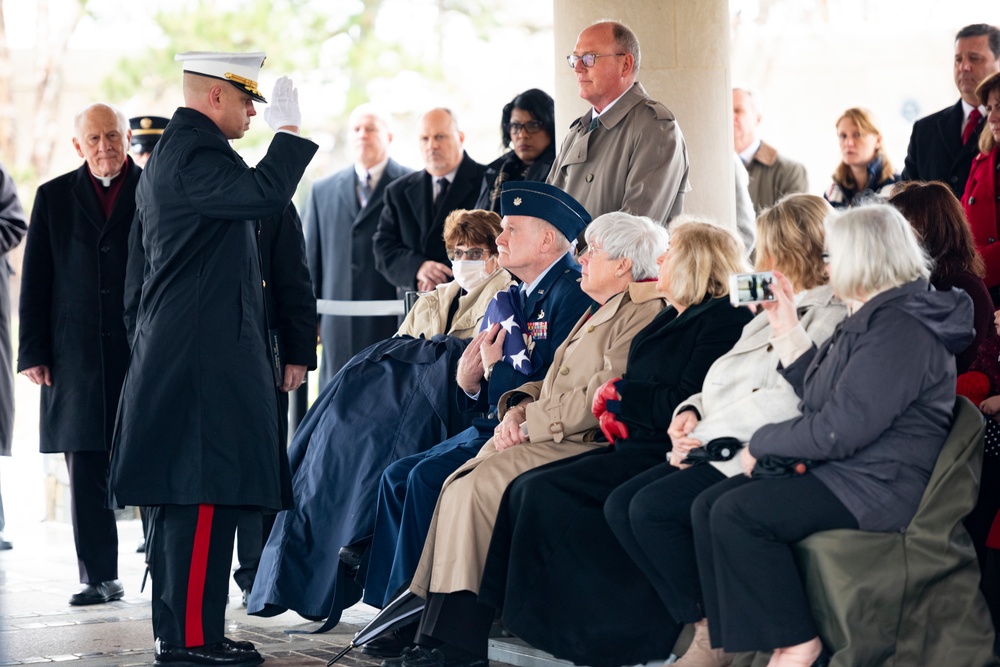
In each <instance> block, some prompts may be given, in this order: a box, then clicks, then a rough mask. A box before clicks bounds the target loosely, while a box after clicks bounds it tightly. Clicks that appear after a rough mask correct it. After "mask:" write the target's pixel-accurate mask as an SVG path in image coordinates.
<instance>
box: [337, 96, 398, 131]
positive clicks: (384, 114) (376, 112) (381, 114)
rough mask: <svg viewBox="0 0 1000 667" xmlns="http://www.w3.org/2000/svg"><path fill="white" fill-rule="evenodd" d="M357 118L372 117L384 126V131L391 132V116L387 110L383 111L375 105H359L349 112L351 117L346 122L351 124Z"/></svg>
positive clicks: (366, 103) (367, 103) (369, 103)
mask: <svg viewBox="0 0 1000 667" xmlns="http://www.w3.org/2000/svg"><path fill="white" fill-rule="evenodd" d="M358 116H372V117H374V118H375V119H377V120H378V121H380V122H381V123H382V124H384V125H385V129H386V130H388V131H389V132H392V115H391V114H390V113H389V112H388V110H386V109H383V108H382V107H380V106H378V105H377V104H372V103H371V102H365V103H364V104H359V105H358V106H356V107H354V109H353V110H352V111H351V115H350V116H348V117H347V122H349V123H353V122H354V119H355V118H357V117H358Z"/></svg>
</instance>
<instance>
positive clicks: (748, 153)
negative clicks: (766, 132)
mask: <svg viewBox="0 0 1000 667" xmlns="http://www.w3.org/2000/svg"><path fill="white" fill-rule="evenodd" d="M758 150H760V139H754V140H753V142H752V143H751V144H750V145H749V146H747V147H746V148H744V149H743V150H742V151H740V153H739V155H740V159H741V160H743V164H744V165H748V164H750V163H751V162H753V156H754V155H756V154H757V151H758Z"/></svg>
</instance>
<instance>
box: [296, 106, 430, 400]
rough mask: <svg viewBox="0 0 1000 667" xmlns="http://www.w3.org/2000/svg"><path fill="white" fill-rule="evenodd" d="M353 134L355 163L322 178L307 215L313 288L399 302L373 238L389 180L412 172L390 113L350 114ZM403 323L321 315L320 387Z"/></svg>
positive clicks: (321, 293) (319, 294)
mask: <svg viewBox="0 0 1000 667" xmlns="http://www.w3.org/2000/svg"><path fill="white" fill-rule="evenodd" d="M348 135H349V136H350V138H351V142H352V149H353V151H354V164H353V165H352V166H350V167H348V168H346V169H344V170H343V171H339V172H337V173H336V174H333V175H332V176H328V177H327V178H324V179H322V180H320V181H317V182H316V183H315V184H314V185H313V188H312V193H311V195H310V197H309V203H308V204H307V205H306V208H305V211H304V213H303V216H302V217H303V219H304V223H305V234H306V258H307V261H308V263H309V274H310V277H311V278H312V283H313V289H314V291H315V294H316V298H318V299H337V300H351V301H364V300H384V299H395V298H396V288H395V286H393V285H392V284H391V283H390V282H389V281H387V280H386V279H385V278H384V277H382V274H380V273H379V272H378V271H376V270H375V257H374V255H373V254H372V237H373V236H374V235H375V229H376V227H377V226H378V220H379V216H380V215H381V214H382V207H383V193H384V192H385V187H386V185H388V184H389V183H391V182H392V181H394V180H396V179H397V178H399V177H401V176H405V175H406V174H409V173H410V171H411V170H410V169H407V168H406V167H404V166H402V165H400V164H399V163H398V162H396V161H395V160H393V159H392V158H390V157H389V146H390V144H391V143H392V131H391V129H390V123H389V117H388V116H387V115H386V114H383V113H381V112H380V111H379V110H377V109H375V108H374V107H372V106H371V105H367V104H365V105H361V106H359V107H358V108H356V109H355V110H354V111H353V112H352V113H351V116H350V119H349V121H348ZM396 326H397V321H396V318H395V317H393V316H388V317H347V316H340V315H321V316H320V321H319V337H320V340H321V341H322V343H323V361H322V364H321V365H320V367H319V383H320V388H323V387H324V386H326V383H327V382H328V381H329V380H330V378H332V377H333V376H334V375H335V374H336V372H337V371H338V370H340V367H341V366H343V365H344V364H345V363H346V362H347V361H348V360H349V359H350V358H351V357H353V356H354V355H355V354H357V353H358V352H360V351H361V350H363V349H364V348H366V347H368V346H369V345H371V344H372V343H375V342H378V341H380V340H383V339H385V338H389V337H390V336H392V335H393V334H394V333H395V332H396Z"/></svg>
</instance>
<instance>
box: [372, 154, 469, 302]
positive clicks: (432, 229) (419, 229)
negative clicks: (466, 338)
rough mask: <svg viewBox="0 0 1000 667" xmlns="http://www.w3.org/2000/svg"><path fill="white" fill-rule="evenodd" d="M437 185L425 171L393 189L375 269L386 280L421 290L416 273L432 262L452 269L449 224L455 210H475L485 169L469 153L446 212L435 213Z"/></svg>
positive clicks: (376, 249)
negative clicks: (447, 243)
mask: <svg viewBox="0 0 1000 667" xmlns="http://www.w3.org/2000/svg"><path fill="white" fill-rule="evenodd" d="M432 180H433V179H432V178H431V175H430V174H428V173H427V171H425V170H421V171H416V172H413V173H412V174H409V175H407V176H403V177H402V178H400V179H397V180H396V181H395V182H393V183H391V184H390V185H389V186H388V187H387V188H386V191H385V208H383V209H382V215H381V217H380V218H379V222H378V231H376V232H375V237H374V241H373V246H374V252H375V266H376V267H377V268H378V270H379V272H381V274H382V275H383V276H385V278H386V280H388V281H389V282H390V283H392V284H393V285H395V286H396V287H400V288H403V289H410V290H412V289H416V285H417V270H418V269H419V268H420V265H421V264H423V263H424V262H426V261H427V260H432V261H435V262H441V263H442V264H447V265H449V266H450V262H449V261H448V254H447V251H446V249H445V247H444V219H445V218H447V217H448V214H449V213H451V212H452V211H454V210H455V209H459V208H464V209H473V208H475V207H476V200H477V199H478V198H479V189H480V187H481V186H482V183H483V165H481V164H479V163H478V162H476V161H475V160H473V159H472V158H471V157H469V155H468V153H463V154H462V162H461V163H460V164H459V166H458V171H457V172H455V180H454V181H453V182H452V183H451V185H449V186H448V191H447V192H446V193H445V199H444V202H443V203H442V205H441V209H440V210H439V211H438V212H437V213H434V197H433V194H432V193H433V184H432V183H431V181H432Z"/></svg>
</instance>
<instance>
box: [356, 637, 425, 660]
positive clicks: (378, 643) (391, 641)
mask: <svg viewBox="0 0 1000 667" xmlns="http://www.w3.org/2000/svg"><path fill="white" fill-rule="evenodd" d="M409 634H410V636H409V637H401V636H400V635H399V633H398V632H396V631H395V630H394V631H392V632H390V633H389V634H387V635H383V636H382V637H376V638H375V639H373V640H371V641H370V642H368V643H367V644H365V645H364V646H362V647H361V652H362V653H364V654H365V655H370V656H372V657H375V658H398V657H400V656H401V655H402V653H403V649H405V648H409V647H411V646H413V636H412V633H409Z"/></svg>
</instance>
